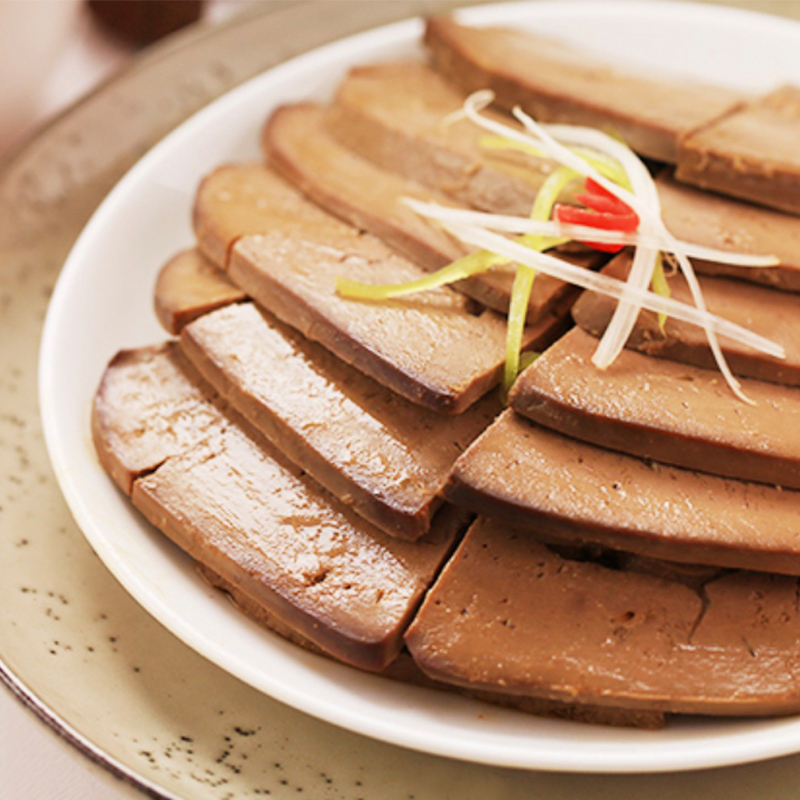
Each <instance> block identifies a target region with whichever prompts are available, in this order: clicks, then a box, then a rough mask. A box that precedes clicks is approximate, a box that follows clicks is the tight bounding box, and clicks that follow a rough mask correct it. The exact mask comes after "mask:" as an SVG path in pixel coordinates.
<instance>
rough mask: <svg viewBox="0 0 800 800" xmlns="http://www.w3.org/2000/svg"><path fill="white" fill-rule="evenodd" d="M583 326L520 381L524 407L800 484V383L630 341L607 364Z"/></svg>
mask: <svg viewBox="0 0 800 800" xmlns="http://www.w3.org/2000/svg"><path fill="white" fill-rule="evenodd" d="M596 347H597V340H596V339H595V338H594V337H593V336H591V335H590V334H588V333H586V332H585V331H583V330H581V329H580V328H574V329H573V330H571V331H570V332H569V333H567V334H566V335H565V336H564V337H562V338H561V339H560V340H559V341H558V342H556V344H555V345H553V346H552V347H550V348H549V349H548V350H547V351H546V352H545V354H544V355H542V356H541V358H539V359H538V360H537V361H536V362H535V363H534V364H533V365H532V366H531V367H530V368H529V369H528V370H526V371H525V372H524V373H523V374H522V375H521V376H520V378H519V380H518V381H517V383H516V384H515V385H514V387H513V389H512V392H511V396H510V402H511V405H512V406H513V407H514V409H515V410H516V411H518V412H519V413H520V414H523V415H524V416H526V417H528V418H530V419H533V420H535V421H537V422H539V423H540V424H542V425H547V426H548V427H550V428H553V429H555V430H558V431H560V432H561V433H566V434H567V435H569V436H575V437H576V438H578V439H583V440H585V441H588V442H592V443H594V444H597V445H600V446H601V447H609V448H611V449H614V450H620V451H622V452H625V453H630V454H632V455H637V456H641V457H644V458H653V459H655V460H657V461H661V462H664V463H667V464H675V465H677V466H681V467H687V468H689V469H697V470H702V471H703V472H710V473H712V474H714V475H724V476H727V477H733V478H739V479H742V480H750V481H760V482H763V483H769V484H774V485H780V486H784V487H791V488H794V489H797V488H800V390H798V389H797V388H795V387H791V386H779V385H777V384H773V383H766V382H764V381H756V380H750V379H743V381H742V390H743V391H744V392H745V394H746V395H747V396H748V397H749V398H750V399H751V400H752V405H750V404H747V403H745V402H743V401H742V400H740V399H738V398H737V397H736V396H735V395H734V394H733V392H731V390H730V389H729V388H728V386H727V384H726V383H725V381H724V379H723V378H722V376H721V375H720V373H719V372H718V371H716V370H710V369H700V368H698V367H693V366H691V365H687V364H680V363H678V362H674V361H668V360H666V359H661V358H650V357H649V356H646V355H643V354H642V353H637V352H635V351H633V350H624V351H623V352H622V353H621V354H620V355H619V357H618V358H617V360H616V361H615V362H614V363H613V364H612V365H611V366H610V367H609V368H608V369H605V370H598V369H597V368H596V367H595V366H594V365H593V364H592V363H591V357H592V354H593V352H594V350H595V348H596Z"/></svg>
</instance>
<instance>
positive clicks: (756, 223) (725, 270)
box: [656, 170, 800, 292]
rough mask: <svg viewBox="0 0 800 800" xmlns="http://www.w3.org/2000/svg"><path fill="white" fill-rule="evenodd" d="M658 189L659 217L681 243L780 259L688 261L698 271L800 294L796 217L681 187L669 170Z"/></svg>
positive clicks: (799, 241)
mask: <svg viewBox="0 0 800 800" xmlns="http://www.w3.org/2000/svg"><path fill="white" fill-rule="evenodd" d="M656 186H657V187H658V196H659V199H660V200H661V216H662V219H663V220H664V223H665V224H666V226H667V228H668V229H669V230H670V231H671V232H672V233H673V234H674V235H675V236H677V237H678V238H679V239H683V240H685V241H687V242H692V243H693V244H700V245H704V246H706V247H714V248H717V249H719V250H730V251H733V252H738V253H750V254H754V255H772V256H775V257H776V258H777V259H778V260H779V261H780V264H778V265H777V266H774V267H758V268H753V267H737V266H732V265H728V264H719V263H716V262H712V261H703V260H700V259H692V263H693V264H694V267H695V269H696V270H697V272H701V273H703V274H705V275H729V276H731V277H735V278H740V279H741V280H745V281H750V282H754V283H763V284H765V285H766V286H772V287H774V288H776V289H785V290H786V291H791V292H800V225H798V224H797V217H795V216H793V215H792V214H785V213H783V212H780V211H775V210H773V209H769V208H762V207H761V206H754V205H752V204H751V203H745V202H743V201H741V200H734V199H733V198H731V197H723V196H722V195H718V194H714V193H713V192H704V191H702V190H700V189H697V188H695V187H692V186H688V185H686V184H682V183H679V182H678V181H676V180H675V176H674V173H673V172H672V171H671V170H669V171H663V172H661V173H659V175H658V176H657V177H656Z"/></svg>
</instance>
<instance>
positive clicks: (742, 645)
mask: <svg viewBox="0 0 800 800" xmlns="http://www.w3.org/2000/svg"><path fill="white" fill-rule="evenodd" d="M796 598H797V579H796V578H788V577H783V576H774V575H759V574H756V573H746V572H737V573H730V574H723V575H720V576H718V577H716V578H713V579H711V580H709V581H708V582H706V583H704V584H703V585H701V587H700V588H699V590H695V589H693V588H691V587H689V586H687V585H686V584H684V583H682V582H679V581H674V580H665V579H662V578H658V577H654V576H653V575H649V574H645V573H640V572H637V571H631V570H624V569H623V570H612V569H608V568H607V567H604V566H600V565H599V564H595V563H592V562H589V561H574V560H569V559H566V558H563V557H561V556H559V555H557V554H556V553H554V552H553V551H552V550H550V549H548V548H547V547H546V546H544V545H543V544H541V543H539V542H537V541H536V540H535V538H534V537H532V536H531V535H530V534H528V533H526V532H520V531H515V530H514V529H512V528H509V527H508V526H506V525H503V524H502V523H500V522H498V521H496V520H495V521H490V520H485V519H482V520H481V519H479V520H478V521H477V522H476V523H474V525H473V526H472V527H471V529H470V530H469V532H468V533H467V536H466V537H465V539H464V540H463V541H462V543H461V545H460V546H459V549H458V550H457V551H456V553H455V555H454V556H453V558H452V559H451V560H450V561H449V563H448V565H447V567H446V568H445V570H444V572H443V573H442V575H441V576H440V578H439V580H438V581H437V582H436V584H435V585H434V587H433V588H432V589H431V591H430V592H429V593H428V595H427V597H426V599H425V603H424V604H423V606H422V608H421V610H420V612H419V614H418V615H417V617H416V618H415V620H414V622H413V624H412V625H411V626H410V628H409V630H408V633H407V634H406V642H407V644H408V646H409V648H410V650H411V652H412V654H413V656H414V658H415V659H416V660H417V663H418V664H419V665H420V666H421V667H422V669H423V670H425V671H426V672H427V673H428V674H429V675H430V676H431V677H433V678H435V679H436V680H440V681H449V682H452V683H455V684H457V685H459V686H462V687H475V688H481V689H491V690H492V691H496V692H507V693H508V694H509V695H526V694H534V695H541V696H545V697H551V698H554V699H561V700H569V701H570V702H574V703H576V705H579V704H580V703H585V702H589V703H596V704H604V703H609V704H615V705H623V706H628V707H630V708H646V709H660V710H663V711H672V712H680V713H689V714H725V715H762V714H791V713H795V712H797V711H798V710H800V685H798V682H797V663H798V660H799V659H800V644H798V638H797V635H796V630H797V626H798V623H800V617H798V608H797V602H796Z"/></svg>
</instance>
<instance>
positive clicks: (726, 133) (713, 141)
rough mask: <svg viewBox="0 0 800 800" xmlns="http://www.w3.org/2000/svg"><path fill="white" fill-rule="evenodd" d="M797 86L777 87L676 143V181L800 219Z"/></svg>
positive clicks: (799, 94)
mask: <svg viewBox="0 0 800 800" xmlns="http://www.w3.org/2000/svg"><path fill="white" fill-rule="evenodd" d="M798 141H800V86H782V87H780V88H779V89H776V90H775V91H773V92H770V93H769V94H767V95H764V96H763V97H760V98H758V99H756V100H753V101H752V102H750V103H748V104H747V105H745V106H743V107H742V108H739V109H737V110H734V111H732V112H731V113H729V114H727V115H725V116H724V117H722V118H721V119H718V120H716V121H714V122H711V123H709V124H706V125H704V126H703V127H701V128H699V129H698V130H695V131H693V132H691V133H689V134H687V135H686V136H684V137H682V138H681V141H680V147H679V150H678V169H677V172H676V175H677V177H678V179H679V180H682V181H686V182H687V183H691V184H694V185H696V186H700V187H702V188H703V189H713V190H714V191H718V192H722V193H723V194H729V195H732V196H733V197H741V198H743V199H745V200H750V201H752V202H754V203H760V204H762V205H765V206H769V207H770V208H778V209H781V210H782V211H789V212H791V213H793V214H800V153H798V149H797V142H798Z"/></svg>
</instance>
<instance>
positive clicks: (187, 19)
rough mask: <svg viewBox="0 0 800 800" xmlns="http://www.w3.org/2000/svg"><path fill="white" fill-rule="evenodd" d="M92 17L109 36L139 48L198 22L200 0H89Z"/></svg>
mask: <svg viewBox="0 0 800 800" xmlns="http://www.w3.org/2000/svg"><path fill="white" fill-rule="evenodd" d="M88 5H89V8H90V10H91V12H92V15H93V16H94V17H95V19H97V20H98V21H99V22H100V23H101V24H102V25H103V26H104V27H105V28H106V29H108V30H109V31H110V32H111V33H112V34H114V35H115V36H118V37H119V38H120V39H124V40H125V41H126V42H128V43H130V44H133V45H136V46H137V47H141V46H143V45H146V44H150V43H152V42H155V41H156V40H157V39H160V38H161V37H162V36H166V35H167V34H168V33H173V32H174V31H176V30H178V29H179V28H182V27H183V26H184V25H188V24H190V23H192V22H197V20H199V19H200V16H201V14H202V11H203V0H88Z"/></svg>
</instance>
